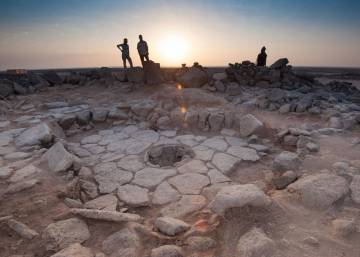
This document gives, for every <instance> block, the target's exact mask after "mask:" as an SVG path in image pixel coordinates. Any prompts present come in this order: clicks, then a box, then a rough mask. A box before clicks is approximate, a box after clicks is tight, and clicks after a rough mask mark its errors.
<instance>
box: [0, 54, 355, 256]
mask: <svg viewBox="0 0 360 257" xmlns="http://www.w3.org/2000/svg"><path fill="white" fill-rule="evenodd" d="M289 61H291V60H288V59H286V58H282V59H279V60H278V61H276V62H275V63H273V64H272V65H269V66H268V67H258V66H256V65H255V64H254V63H251V62H250V61H244V62H240V63H235V64H229V66H228V67H225V68H206V67H202V66H201V65H200V64H198V63H195V64H194V66H191V67H186V66H183V67H182V68H160V66H159V64H156V63H153V62H151V61H150V62H146V63H145V65H144V68H138V67H135V68H127V69H120V68H106V67H103V68H96V69H95V68H94V69H72V70H71V69H68V70H66V69H64V70H32V71H26V70H13V71H8V72H3V73H0V256H1V257H50V256H51V257H305V256H306V257H359V256H360V86H359V85H360V83H359V81H360V75H359V74H348V73H346V74H345V73H343V72H341V71H340V72H337V73H331V74H330V73H322V72H321V71H314V70H312V71H311V70H305V69H299V68H293V67H292V66H291V65H289V64H290V63H289ZM350 80H351V81H352V82H349V81H350Z"/></svg>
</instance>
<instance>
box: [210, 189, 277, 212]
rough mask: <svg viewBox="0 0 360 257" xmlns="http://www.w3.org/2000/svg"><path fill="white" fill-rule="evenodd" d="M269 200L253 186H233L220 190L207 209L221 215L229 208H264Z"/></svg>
mask: <svg viewBox="0 0 360 257" xmlns="http://www.w3.org/2000/svg"><path fill="white" fill-rule="evenodd" d="M270 203H271V199H270V198H269V197H268V196H267V195H265V193H264V192H263V191H262V190H260V189H259V188H258V187H257V186H255V185H253V184H245V185H233V186H226V187H224V188H222V189H221V190H220V191H219V192H218V193H217V194H216V196H215V198H214V200H213V201H212V202H210V204H209V208H210V209H211V210H212V211H214V212H215V213H218V214H220V215H223V214H224V213H225V212H226V210H227V209H229V208H241V207H244V206H254V207H266V206H268V205H269V204H270Z"/></svg>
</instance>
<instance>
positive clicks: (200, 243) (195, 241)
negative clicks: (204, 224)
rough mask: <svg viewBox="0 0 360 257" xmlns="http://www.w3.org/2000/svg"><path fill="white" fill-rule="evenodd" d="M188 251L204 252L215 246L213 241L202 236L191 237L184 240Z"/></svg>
mask: <svg viewBox="0 0 360 257" xmlns="http://www.w3.org/2000/svg"><path fill="white" fill-rule="evenodd" d="M186 244H187V245H188V248H189V250H190V251H196V252H204V251H208V250H210V249H211V248H214V247H215V246H216V242H215V240H214V239H212V238H210V237H204V236H191V237H188V238H187V239H186Z"/></svg>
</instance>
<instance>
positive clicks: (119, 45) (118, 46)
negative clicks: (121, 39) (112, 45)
mask: <svg viewBox="0 0 360 257" xmlns="http://www.w3.org/2000/svg"><path fill="white" fill-rule="evenodd" d="M116 47H117V48H119V50H120V51H121V52H122V51H123V49H122V44H118V45H117V46H116Z"/></svg>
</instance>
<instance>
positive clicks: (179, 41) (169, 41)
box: [159, 35, 188, 63]
mask: <svg viewBox="0 0 360 257" xmlns="http://www.w3.org/2000/svg"><path fill="white" fill-rule="evenodd" d="M159 48H160V52H161V55H162V56H163V58H164V59H166V61H168V62H170V63H179V62H181V61H183V60H184V59H185V57H186V54H187V48H188V46H187V42H186V41H185V39H184V38H182V37H180V36H175V35H173V36H168V37H166V38H164V39H163V40H161V41H160V42H159Z"/></svg>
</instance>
